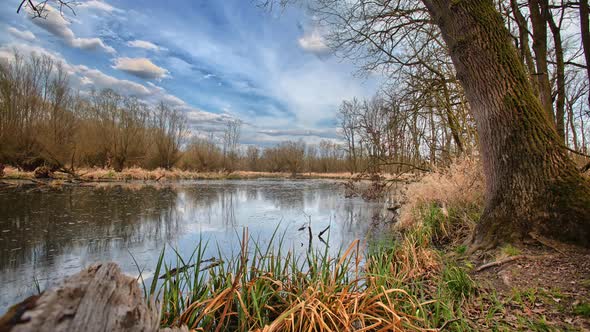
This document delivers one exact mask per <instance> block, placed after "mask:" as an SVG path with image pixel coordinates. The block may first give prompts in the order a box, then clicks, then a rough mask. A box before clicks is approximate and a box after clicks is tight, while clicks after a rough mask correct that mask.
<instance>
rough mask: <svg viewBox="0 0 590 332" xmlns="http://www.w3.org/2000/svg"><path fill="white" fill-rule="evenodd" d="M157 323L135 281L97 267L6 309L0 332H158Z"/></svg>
mask: <svg viewBox="0 0 590 332" xmlns="http://www.w3.org/2000/svg"><path fill="white" fill-rule="evenodd" d="M159 323H160V308H159V306H158V305H156V304H152V305H148V303H147V301H146V300H145V299H144V298H143V295H142V292H141V290H140V289H139V286H138V284H137V280H136V279H135V278H132V277H129V276H126V275H124V274H123V273H122V272H121V269H120V268H119V266H117V264H115V263H98V264H94V265H91V266H90V267H88V268H87V269H85V270H83V271H81V272H79V273H78V274H76V275H74V276H71V277H69V278H67V279H65V280H64V281H63V282H62V283H61V284H60V285H59V286H57V287H54V288H51V289H49V290H47V291H45V292H43V293H42V294H40V295H36V296H32V297H30V298H28V299H26V300H25V301H23V302H21V303H19V304H17V305H15V306H13V307H11V308H10V309H9V310H8V312H7V313H6V314H5V315H4V316H2V317H1V318H0V331H2V332H4V331H6V332H8V331H10V332H23V331H41V332H45V331H47V332H49V331H55V332H61V331H64V332H65V331H88V332H93V331H97V332H98V331H115V332H118V331H159V330H160V329H159V325H160V324H159ZM162 331H170V332H172V331H176V332H178V331H188V329H187V328H186V327H183V328H182V329H180V328H176V329H165V330H162Z"/></svg>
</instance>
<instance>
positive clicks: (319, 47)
mask: <svg viewBox="0 0 590 332" xmlns="http://www.w3.org/2000/svg"><path fill="white" fill-rule="evenodd" d="M298 42H299V46H300V47H301V48H302V49H304V50H306V51H308V52H311V53H316V54H324V53H328V52H329V51H330V48H329V47H328V45H326V41H325V39H324V37H322V34H321V33H320V31H319V30H318V29H313V30H312V31H310V32H309V33H306V34H305V35H303V37H301V38H299V40H298Z"/></svg>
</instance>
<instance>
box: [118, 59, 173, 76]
mask: <svg viewBox="0 0 590 332" xmlns="http://www.w3.org/2000/svg"><path fill="white" fill-rule="evenodd" d="M113 68H115V69H118V70H121V71H124V72H126V73H129V74H131V75H133V76H136V77H139V78H142V79H146V80H152V79H162V78H165V77H168V76H169V75H168V74H169V72H168V70H166V69H164V68H162V67H160V66H158V65H156V64H154V63H153V62H152V61H151V60H150V59H147V58H126V57H122V58H116V59H114V65H113Z"/></svg>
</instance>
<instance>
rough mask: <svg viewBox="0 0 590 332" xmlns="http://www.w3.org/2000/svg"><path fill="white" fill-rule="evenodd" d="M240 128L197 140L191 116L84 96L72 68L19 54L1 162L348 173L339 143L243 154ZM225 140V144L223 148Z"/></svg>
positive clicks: (7, 67) (1, 91)
mask: <svg viewBox="0 0 590 332" xmlns="http://www.w3.org/2000/svg"><path fill="white" fill-rule="evenodd" d="M239 135H240V123H239V122H238V121H232V122H229V123H228V124H227V127H226V128H225V131H224V132H223V137H222V138H221V139H215V138H214V137H213V136H211V137H209V138H202V137H200V136H199V135H191V133H190V132H189V129H188V126H187V119H186V116H185V115H184V113H183V112H182V111H180V110H177V109H175V108H173V107H170V106H169V105H167V104H166V103H164V102H160V103H158V104H157V105H155V106H150V105H149V104H148V103H146V102H144V101H142V100H139V99H138V98H135V97H127V96H122V95H120V94H118V93H116V92H115V91H113V90H109V89H107V90H102V91H92V92H90V93H87V94H82V93H80V92H78V91H76V90H75V89H74V88H73V87H72V86H71V84H70V82H69V74H68V73H67V70H66V68H64V66H63V65H62V64H61V63H59V62H56V61H54V60H53V59H51V58H50V57H47V56H37V55H32V56H27V57H24V56H22V55H20V54H18V53H16V52H15V54H14V58H13V59H12V60H11V61H7V62H5V63H2V64H0V163H2V164H8V165H13V166H15V167H18V168H20V169H23V170H27V171H32V170H34V169H35V168H37V167H39V166H49V167H50V168H53V169H54V170H58V169H61V170H64V171H69V172H73V171H75V170H76V169H77V168H79V167H102V168H112V169H114V170H116V171H120V170H122V169H123V168H125V167H131V166H139V167H143V168H146V169H153V168H158V167H161V168H166V169H170V168H172V167H179V168H182V169H189V170H197V171H219V170H228V171H232V170H252V171H273V172H274V171H276V172H278V171H284V172H293V173H298V172H304V171H313V172H342V171H347V170H348V169H347V158H346V157H345V153H344V151H343V149H342V148H341V147H340V146H339V145H338V144H336V143H333V142H329V141H322V142H321V143H320V144H319V145H318V146H315V145H306V144H304V143H303V142H284V143H281V144H279V145H277V146H275V147H270V148H265V149H262V148H259V147H255V146H249V147H247V148H240V146H239V144H238V141H239ZM218 141H221V142H218Z"/></svg>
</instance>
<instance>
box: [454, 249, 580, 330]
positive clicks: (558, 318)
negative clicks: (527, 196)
mask: <svg viewBox="0 0 590 332" xmlns="http://www.w3.org/2000/svg"><path fill="white" fill-rule="evenodd" d="M542 242H543V244H540V243H536V244H529V245H527V246H524V247H521V248H519V249H514V250H513V251H516V252H513V254H514V255H513V256H512V257H511V256H508V257H500V258H496V260H495V261H496V262H498V261H500V260H505V261H506V262H505V263H503V264H499V265H495V266H491V267H489V268H485V269H483V270H481V271H479V272H474V273H473V274H472V278H473V279H474V280H475V281H476V282H477V283H478V284H480V285H482V286H483V289H484V290H483V292H488V294H487V296H481V297H479V298H480V299H481V300H480V302H484V303H475V304H473V305H472V306H471V307H470V308H469V309H468V312H466V313H464V314H466V316H467V317H470V319H472V320H473V322H474V323H476V324H477V323H478V321H480V323H482V326H486V324H487V325H488V326H489V321H490V318H492V320H496V321H502V325H503V326H506V327H507V329H509V330H510V329H511V328H510V327H512V328H513V330H521V331H522V330H531V331H590V250H588V249H584V248H579V247H573V246H567V245H564V244H561V243H553V242H550V241H547V240H544V241H542ZM487 261H494V259H487ZM479 266H482V265H481V264H480V265H479ZM475 270H476V271H477V268H476V269H475ZM485 302H487V303H485ZM490 315H493V316H491V317H490ZM484 316H485V317H486V318H487V319H484V318H482V317H484ZM478 325H479V324H478ZM490 330H495V328H494V329H492V328H490Z"/></svg>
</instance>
